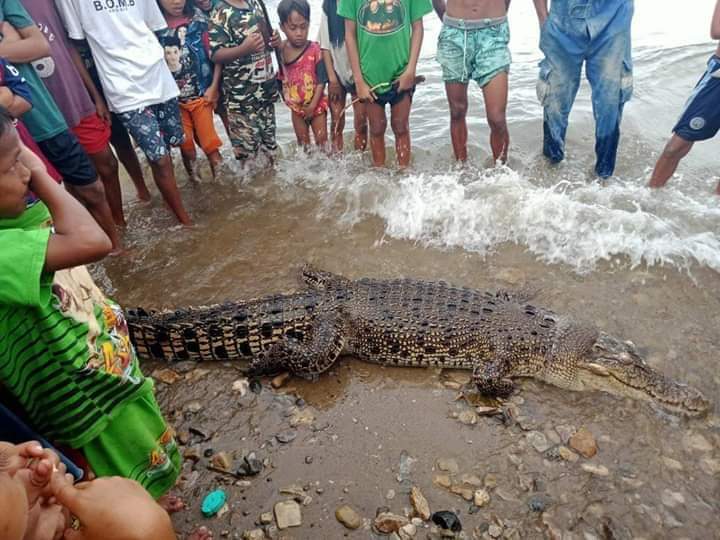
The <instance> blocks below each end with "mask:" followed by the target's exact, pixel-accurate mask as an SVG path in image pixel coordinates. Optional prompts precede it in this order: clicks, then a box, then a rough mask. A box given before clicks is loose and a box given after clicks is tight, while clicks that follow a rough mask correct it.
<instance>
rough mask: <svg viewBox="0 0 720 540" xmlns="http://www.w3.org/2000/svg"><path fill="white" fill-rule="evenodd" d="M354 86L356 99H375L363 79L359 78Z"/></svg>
mask: <svg viewBox="0 0 720 540" xmlns="http://www.w3.org/2000/svg"><path fill="white" fill-rule="evenodd" d="M355 88H356V90H357V97H358V99H359V100H360V101H362V102H363V103H372V102H373V101H375V97H376V96H375V93H374V92H373V91H372V90H370V87H369V86H368V85H367V83H366V82H365V81H364V80H359V81H358V82H357V83H356V84H355Z"/></svg>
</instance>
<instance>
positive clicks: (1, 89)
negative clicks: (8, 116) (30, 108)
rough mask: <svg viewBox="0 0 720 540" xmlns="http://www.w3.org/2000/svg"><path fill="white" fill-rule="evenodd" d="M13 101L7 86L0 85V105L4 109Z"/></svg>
mask: <svg viewBox="0 0 720 540" xmlns="http://www.w3.org/2000/svg"><path fill="white" fill-rule="evenodd" d="M12 102H13V93H12V90H10V89H9V88H8V87H7V86H0V105H2V106H3V107H5V108H6V109H7V108H8V107H10V105H11V104H12Z"/></svg>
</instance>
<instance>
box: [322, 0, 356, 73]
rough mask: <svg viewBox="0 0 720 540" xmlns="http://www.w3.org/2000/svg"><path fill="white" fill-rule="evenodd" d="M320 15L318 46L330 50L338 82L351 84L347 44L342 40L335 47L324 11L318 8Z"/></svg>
mask: <svg viewBox="0 0 720 540" xmlns="http://www.w3.org/2000/svg"><path fill="white" fill-rule="evenodd" d="M320 11H321V12H322V15H321V16H320V34H319V35H318V41H319V42H320V48H321V49H325V50H326V51H330V56H331V57H332V61H333V66H334V67H335V73H337V76H338V77H339V79H340V83H341V84H342V85H343V86H345V87H347V86H350V85H352V84H353V74H352V67H351V66H350V57H349V56H348V53H347V46H346V45H345V42H344V41H343V44H342V45H340V46H339V47H335V45H333V43H332V42H331V41H330V31H329V30H328V20H327V15H325V12H324V11H322V9H321V10H320Z"/></svg>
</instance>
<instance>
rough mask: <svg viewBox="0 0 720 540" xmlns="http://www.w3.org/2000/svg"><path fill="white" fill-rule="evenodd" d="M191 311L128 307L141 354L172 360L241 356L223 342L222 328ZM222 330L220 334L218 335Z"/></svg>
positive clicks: (127, 315) (134, 340) (130, 325)
mask: <svg viewBox="0 0 720 540" xmlns="http://www.w3.org/2000/svg"><path fill="white" fill-rule="evenodd" d="M191 314H192V311H191V310H178V311H170V312H157V311H146V310H144V309H143V308H136V309H128V310H126V312H125V318H126V320H127V323H128V330H129V333H130V340H131V341H132V343H133V345H134V346H135V351H136V352H137V355H138V357H140V358H144V359H153V360H165V361H168V362H173V361H182V360H195V361H205V360H231V359H233V358H235V357H238V356H239V355H238V354H233V353H232V352H231V351H229V350H226V348H225V347H224V346H222V345H216V346H213V342H216V343H220V344H222V343H223V339H222V330H221V329H219V328H218V326H217V325H216V324H215V325H210V326H208V325H206V324H205V323H204V322H202V321H201V320H199V319H196V320H193V317H191V316H190V317H189V316H188V315H191ZM218 333H220V335H218Z"/></svg>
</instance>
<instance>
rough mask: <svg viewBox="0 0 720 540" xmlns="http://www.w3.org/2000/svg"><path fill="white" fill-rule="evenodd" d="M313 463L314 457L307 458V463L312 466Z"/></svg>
mask: <svg viewBox="0 0 720 540" xmlns="http://www.w3.org/2000/svg"><path fill="white" fill-rule="evenodd" d="M312 462H313V457H312V456H305V463H306V464H308V465H310V464H311V463H312Z"/></svg>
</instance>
